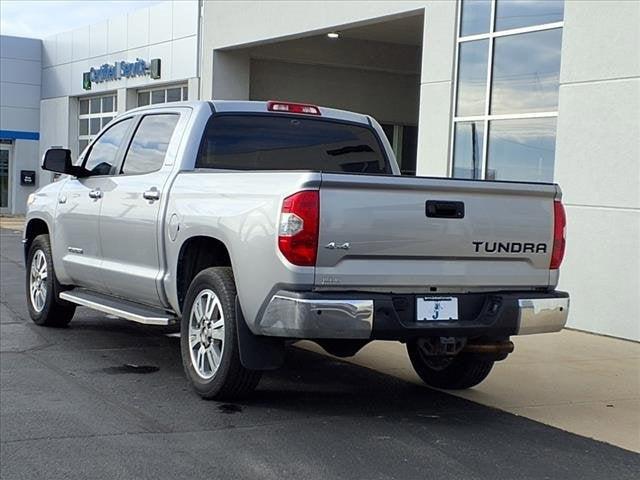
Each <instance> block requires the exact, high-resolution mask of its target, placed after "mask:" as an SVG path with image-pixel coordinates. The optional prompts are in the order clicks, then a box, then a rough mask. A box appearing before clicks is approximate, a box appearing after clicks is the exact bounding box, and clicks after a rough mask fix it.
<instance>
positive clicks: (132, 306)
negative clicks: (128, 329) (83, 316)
mask: <svg viewBox="0 0 640 480" xmlns="http://www.w3.org/2000/svg"><path fill="white" fill-rule="evenodd" d="M60 298H61V299H62V300H66V301H67V302H71V303H75V304H77V305H82V306H84V307H89V308H92V309H93V310H98V311H100V312H104V313H108V314H110V315H115V316H116V317H121V318H124V319H126V320H131V321H133V322H138V323H144V324H145V325H159V326H165V325H174V324H175V323H177V321H178V319H177V318H176V317H175V316H174V315H171V314H170V313H167V312H165V311H164V310H160V309H155V308H152V307H147V306H145V305H140V304H137V303H133V302H128V301H126V300H121V299H119V298H114V297H110V296H107V295H103V294H100V293H96V292H90V291H87V290H80V289H74V290H68V291H66V292H61V293H60Z"/></svg>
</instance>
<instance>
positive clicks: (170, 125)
mask: <svg viewBox="0 0 640 480" xmlns="http://www.w3.org/2000/svg"><path fill="white" fill-rule="evenodd" d="M178 119H179V116H178V115H148V116H146V117H144V118H143V119H142V121H141V122H140V126H139V127H138V129H137V131H136V133H135V135H134V136H133V141H132V142H131V146H130V147H129V151H128V152H127V156H126V158H125V160H124V166H123V167H122V173H125V174H136V173H147V172H153V171H155V170H159V169H160V168H161V167H162V164H163V163H164V157H165V155H166V153H167V149H168V148H169V142H170V140H171V136H172V135H173V130H174V129H175V128H176V124H177V123H178Z"/></svg>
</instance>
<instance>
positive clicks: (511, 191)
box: [315, 174, 559, 293]
mask: <svg viewBox="0 0 640 480" xmlns="http://www.w3.org/2000/svg"><path fill="white" fill-rule="evenodd" d="M557 196H559V190H558V188H557V187H556V186H555V185H552V184H531V183H507V182H485V181H467V180H454V179H444V178H442V179H439V178H420V177H398V176H365V175H362V176H360V175H345V174H323V175H322V183H321V187H320V232H319V246H318V257H317V262H316V271H315V285H316V288H328V289H355V290H358V289H361V290H381V291H392V292H402V291H405V292H407V291H411V292H415V293H418V292H429V291H434V288H435V289H437V291H445V290H446V289H451V290H454V289H459V288H462V289H464V290H478V289H486V288H489V289H494V288H495V289H500V288H509V289H514V288H518V287H522V288H530V287H546V286H548V285H549V282H550V275H549V273H550V271H549V262H550V259H551V251H552V247H553V222H554V217H553V215H554V207H553V202H554V199H555V198H556V197H557Z"/></svg>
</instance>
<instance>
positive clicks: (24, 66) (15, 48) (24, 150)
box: [0, 35, 42, 214]
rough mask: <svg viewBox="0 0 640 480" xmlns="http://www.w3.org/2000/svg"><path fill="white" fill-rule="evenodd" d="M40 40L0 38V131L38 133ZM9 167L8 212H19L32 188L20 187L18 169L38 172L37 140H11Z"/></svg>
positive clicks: (23, 208)
mask: <svg viewBox="0 0 640 480" xmlns="http://www.w3.org/2000/svg"><path fill="white" fill-rule="evenodd" d="M41 58H42V41H41V40H37V39H32V38H20V37H10V36H4V35H3V36H2V37H0V130H3V131H5V132H7V131H8V132H19V133H18V135H19V134H30V135H37V134H38V132H39V131H40V79H41V69H42V65H41ZM12 135H13V134H12V133H9V134H8V135H7V134H6V133H5V134H4V135H0V136H1V137H7V136H8V137H9V139H11V140H12V141H13V144H12V151H11V155H10V159H9V161H10V165H9V176H10V180H9V183H10V185H9V188H10V191H9V198H10V208H11V210H10V212H11V213H13V214H19V213H23V212H24V211H25V207H26V199H27V196H28V195H29V193H31V192H32V191H34V190H35V187H28V186H22V185H20V171H21V170H35V171H36V172H37V175H38V177H39V175H40V173H39V172H38V170H39V168H38V164H39V149H38V140H37V139H33V140H25V139H20V138H13V137H12Z"/></svg>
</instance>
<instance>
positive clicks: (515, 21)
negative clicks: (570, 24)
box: [496, 0, 564, 30]
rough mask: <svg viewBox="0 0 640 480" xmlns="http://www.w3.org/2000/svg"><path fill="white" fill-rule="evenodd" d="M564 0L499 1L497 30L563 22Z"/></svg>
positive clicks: (497, 5) (497, 6)
mask: <svg viewBox="0 0 640 480" xmlns="http://www.w3.org/2000/svg"><path fill="white" fill-rule="evenodd" d="M563 17H564V0H544V1H540V0H498V2H497V4H496V30H508V29H511V28H520V27H529V26H532V25H542V24H545V23H553V22H561V21H562V19H563Z"/></svg>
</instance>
